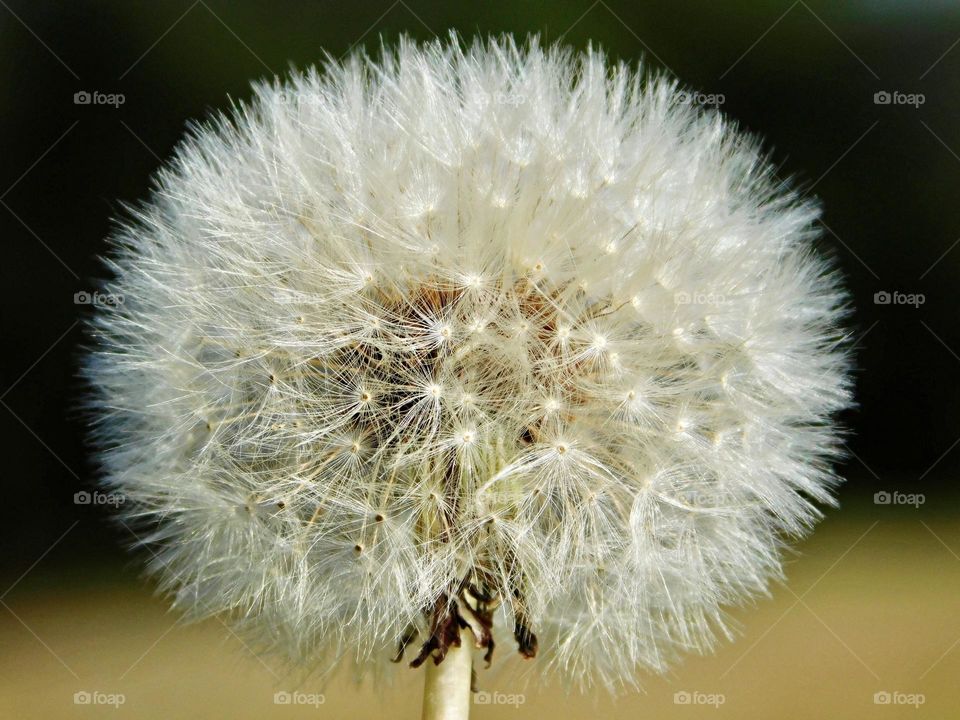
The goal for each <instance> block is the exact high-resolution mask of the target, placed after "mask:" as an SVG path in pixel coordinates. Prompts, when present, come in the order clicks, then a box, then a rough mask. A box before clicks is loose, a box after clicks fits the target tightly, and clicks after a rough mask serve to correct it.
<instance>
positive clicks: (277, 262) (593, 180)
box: [85, 38, 850, 687]
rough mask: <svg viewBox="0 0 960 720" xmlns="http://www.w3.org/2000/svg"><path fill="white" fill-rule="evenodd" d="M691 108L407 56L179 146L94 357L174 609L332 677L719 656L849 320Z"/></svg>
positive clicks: (814, 261) (717, 132)
mask: <svg viewBox="0 0 960 720" xmlns="http://www.w3.org/2000/svg"><path fill="white" fill-rule="evenodd" d="M681 96H682V94H681V93H678V88H677V85H676V83H675V82H674V81H672V80H670V79H668V78H665V77H662V76H659V75H653V74H650V73H644V72H642V71H641V70H636V69H630V68H628V67H626V66H624V65H622V64H614V63H611V62H609V61H607V60H605V58H604V56H603V55H602V54H600V53H598V52H595V51H592V50H591V51H587V52H585V53H575V52H572V51H569V50H564V49H561V48H556V47H555V48H550V49H543V48H541V47H540V46H539V44H538V42H537V41H536V40H535V39H534V40H531V41H530V43H529V44H528V45H526V46H523V47H520V46H518V45H517V44H516V43H515V42H514V41H512V40H510V39H509V38H502V39H497V40H489V41H483V42H477V43H475V44H473V45H469V46H465V45H464V44H463V43H461V42H460V41H459V40H458V39H456V38H452V39H450V40H448V41H443V42H441V41H437V42H432V43H429V44H423V45H420V44H416V43H414V42H412V41H409V40H404V41H401V42H400V43H399V45H398V46H397V47H396V48H395V49H393V50H385V51H384V53H383V56H382V57H381V58H379V59H377V60H371V59H369V58H367V57H366V56H364V55H354V56H352V57H351V58H350V59H349V60H347V61H346V62H345V63H342V64H340V63H336V62H333V61H330V62H328V64H327V66H326V67H325V68H323V69H322V70H320V71H310V72H307V73H305V74H296V75H294V76H293V77H292V78H290V79H289V80H287V81H285V82H279V81H275V82H273V83H272V84H261V85H259V86H257V87H256V89H255V96H254V98H253V100H252V101H251V102H250V103H249V104H242V105H239V106H237V107H235V108H234V109H233V110H232V112H231V113H230V114H229V115H228V116H221V117H218V118H216V119H214V120H212V121H210V122H208V123H207V124H205V125H203V126H199V127H197V128H195V129H194V130H193V132H192V133H191V134H190V136H189V137H188V139H187V140H185V141H184V142H183V144H182V145H181V146H180V147H179V149H178V151H177V153H176V156H175V158H174V160H173V162H172V163H170V164H169V165H167V166H166V168H165V169H163V170H162V171H161V172H160V174H159V176H158V178H157V181H156V189H155V190H154V192H153V193H152V196H151V199H150V200H149V201H148V202H147V203H146V204H145V205H143V206H141V207H140V208H139V209H137V210H135V211H133V212H132V213H131V217H130V219H129V220H127V221H126V222H125V223H124V225H123V226H122V227H121V228H120V229H119V230H118V231H117V233H116V234H115V236H114V238H113V243H112V253H111V255H110V260H109V265H110V267H111V272H112V273H113V279H112V280H111V281H109V282H107V283H106V284H105V287H106V289H108V290H109V291H111V292H114V293H116V294H118V295H122V296H123V298H124V302H123V303H122V304H121V303H116V304H114V305H109V306H103V307H100V308H98V309H97V311H96V313H95V317H94V319H93V320H92V322H91V330H92V333H93V341H94V347H93V349H92V350H91V352H90V354H89V356H88V359H87V362H86V366H85V373H86V376H87V378H88V380H89V382H90V384H91V386H92V397H91V398H90V400H89V404H90V406H91V407H92V409H93V410H94V411H95V417H96V419H95V421H94V431H93V432H94V436H95V441H96V442H97V443H98V445H99V446H100V447H101V448H102V452H101V455H100V459H101V462H102V465H103V472H104V475H105V478H106V479H105V483H106V484H107V486H108V487H110V488H111V489H112V490H114V491H118V492H122V493H123V494H124V496H125V498H126V502H125V504H124V505H123V507H122V515H121V518H122V519H123V521H124V522H126V523H127V524H128V525H130V526H131V527H132V528H134V530H135V531H136V532H137V533H138V535H140V537H141V538H142V543H143V545H144V546H146V547H147V548H149V550H150V553H151V554H152V555H151V563H150V568H151V571H152V572H154V574H155V575H156V576H157V577H158V579H159V582H160V586H161V589H162V590H163V591H165V592H168V593H170V594H171V595H172V597H173V599H174V604H175V605H176V606H177V607H178V608H181V609H182V610H183V611H185V612H186V613H187V615H188V616H190V617H205V616H209V615H212V614H219V615H220V616H221V617H223V618H225V619H226V620H229V622H230V623H232V624H231V627H233V628H235V629H237V630H239V631H243V632H245V633H246V635H244V637H250V638H253V640H254V641H255V642H257V643H258V645H259V646H260V647H262V648H264V649H265V650H268V651H275V652H279V653H280V654H281V655H282V656H284V657H287V658H291V659H293V660H295V661H296V662H297V663H299V664H300V665H301V666H302V667H304V666H309V667H311V668H313V669H316V670H321V671H322V670H324V669H329V668H330V667H332V666H333V665H335V664H336V663H337V662H338V661H339V659H340V658H343V657H346V658H348V659H350V660H352V661H355V662H356V663H357V664H358V665H360V666H362V667H368V668H369V667H375V666H376V664H377V663H380V662H381V661H382V662H384V663H387V664H388V663H389V661H390V660H399V659H401V658H405V664H406V663H409V662H410V661H411V660H412V664H413V665H419V664H421V663H422V662H424V661H426V660H428V659H429V660H431V661H432V662H439V661H441V660H442V658H443V657H444V654H445V653H446V652H447V650H448V649H449V648H450V647H451V646H456V645H459V643H460V631H461V629H462V628H467V627H469V628H470V629H471V630H472V634H473V637H474V638H475V643H476V645H477V646H479V647H482V648H484V649H485V651H486V652H485V654H486V656H487V659H488V660H489V659H490V657H491V656H492V655H493V644H494V643H493V641H494V640H496V641H497V643H498V644H499V646H500V650H499V651H498V653H497V654H496V657H497V658H500V657H502V656H513V655H514V654H515V651H516V650H519V653H520V654H521V655H523V656H525V657H533V656H534V655H537V656H538V657H537V659H536V661H535V663H536V664H537V665H539V666H541V667H543V668H544V669H555V670H559V671H560V672H561V673H562V674H563V676H564V677H565V678H566V679H567V680H568V681H570V682H573V683H575V684H581V683H590V682H600V683H604V684H607V685H610V686H611V687H613V686H621V685H624V684H631V683H634V682H635V681H636V678H637V675H638V672H639V671H640V670H644V669H646V670H652V671H662V670H664V669H665V668H666V667H667V666H668V664H669V663H670V662H671V661H673V660H674V659H676V657H677V656H678V655H680V654H682V653H684V652H688V651H694V652H703V651H707V650H709V649H710V648H711V647H712V646H713V645H714V642H715V640H716V639H717V638H720V637H725V636H728V635H729V634H730V631H729V629H728V625H727V623H726V622H725V620H724V608H725V607H728V606H732V605H736V604H740V603H742V602H744V601H746V600H749V599H751V598H753V597H754V596H756V595H758V594H762V593H764V592H766V591H767V588H768V584H769V582H770V581H771V580H773V579H777V578H778V577H780V573H781V561H780V554H781V551H782V550H783V548H784V544H785V542H786V541H788V540H789V539H791V538H795V537H798V536H800V535H802V534H803V533H804V532H805V531H806V530H808V529H809V528H810V526H811V525H812V524H813V522H814V521H815V520H816V519H817V518H818V517H819V514H820V513H819V511H818V509H817V506H818V505H819V504H823V503H830V502H832V489H833V488H834V486H835V485H836V483H837V481H838V478H837V477H836V475H834V473H833V472H832V470H831V463H832V461H833V460H834V459H835V458H836V457H837V455H838V446H839V443H840V440H839V436H838V432H837V430H836V429H835V427H834V424H833V419H834V417H835V415H836V413H837V412H838V411H839V410H841V409H843V408H844V407H846V406H847V405H848V404H849V402H850V393H849V383H848V365H849V363H848V356H847V351H846V350H845V344H844V334H843V332H842V330H841V329H840V324H839V323H840V321H842V320H843V318H844V316H845V312H846V310H845V303H846V296H845V294H844V292H843V290H842V288H841V287H840V285H839V283H838V281H837V278H836V277H835V274H834V273H833V271H832V270H831V266H830V264H829V263H827V262H826V261H824V260H823V259H821V258H819V257H818V256H817V255H816V254H815V253H814V252H813V249H812V242H813V241H814V240H815V238H816V236H817V232H816V229H815V227H814V224H813V223H814V221H815V220H816V218H817V216H818V210H817V208H816V206H815V205H813V204H812V203H811V202H809V201H807V200H804V199H802V198H800V197H798V196H797V195H796V194H795V193H794V192H792V191H790V190H788V189H785V186H784V185H783V184H782V183H779V182H778V180H777V178H776V177H775V174H774V170H773V168H772V167H771V165H770V164H769V163H768V161H767V159H766V157H765V155H764V154H763V152H762V151H761V150H760V149H759V147H758V144H757V142H755V141H754V140H752V139H750V138H749V137H745V136H744V135H743V134H741V133H739V132H738V131H737V130H736V128H734V127H732V125H731V124H730V122H729V121H727V120H725V119H724V118H723V117H721V116H720V114H719V113H716V112H713V111H708V110H704V109H702V108H698V107H697V106H695V105H691V104H685V103H684V102H682V99H681V101H678V97H681ZM134 523H135V524H134ZM404 652H406V654H404Z"/></svg>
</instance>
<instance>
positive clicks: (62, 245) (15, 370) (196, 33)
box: [0, 0, 960, 581]
mask: <svg viewBox="0 0 960 720" xmlns="http://www.w3.org/2000/svg"><path fill="white" fill-rule="evenodd" d="M451 28H452V29H456V30H458V31H459V32H460V33H462V34H463V35H464V36H466V37H470V36H473V35H474V34H478V33H479V34H487V33H500V32H512V33H515V34H518V35H523V34H526V33H530V32H535V33H540V34H541V36H542V37H543V39H544V40H547V41H553V40H556V39H562V40H563V41H564V42H566V43H569V44H572V45H574V46H576V47H581V48H582V47H585V46H586V45H587V44H588V43H590V42H593V43H594V44H599V45H600V46H602V47H603V48H604V49H605V50H606V51H608V52H609V53H610V54H611V55H612V56H613V57H615V58H619V59H623V60H627V61H631V62H632V61H635V60H637V59H639V58H644V59H645V60H646V62H647V63H649V64H650V65H651V66H654V67H657V68H663V69H668V70H669V71H672V72H673V73H674V74H675V75H676V76H677V77H678V78H679V79H680V80H681V81H682V82H683V83H685V84H687V85H688V86H690V87H692V88H694V89H696V90H699V91H701V92H702V93H704V94H712V95H715V96H717V97H720V96H722V100H723V102H722V105H721V109H722V110H723V111H724V112H725V113H727V114H728V115H729V116H730V117H731V118H734V119H735V120H737V121H738V122H739V123H740V124H741V125H742V126H743V127H745V128H747V129H749V130H751V131H754V132H756V133H759V134H761V135H762V136H763V137H764V138H765V139H766V141H767V144H768V147H769V148H770V149H771V150H772V153H773V158H774V160H775V162H776V163H777V164H778V165H779V166H780V167H781V169H782V172H783V173H784V174H785V175H791V176H795V177H796V178H797V179H798V180H799V182H800V184H801V186H803V187H805V188H807V189H809V191H810V192H812V193H813V194H815V195H817V196H818V197H819V198H820V199H821V201H822V203H823V206H824V208H825V212H824V215H823V221H824V223H823V224H824V232H823V240H822V249H823V251H824V252H826V253H829V254H831V255H833V256H835V258H836V260H837V263H838V264H839V266H840V267H841V268H842V271H843V272H844V274H845V275H846V277H847V279H848V282H849V287H850V289H851V290H852V293H853V297H854V302H855V305H856V312H855V315H854V318H853V323H852V325H851V328H850V331H851V333H852V336H853V342H854V343H855V344H856V352H857V364H858V368H859V370H858V374H857V398H858V401H859V407H858V409H857V410H855V411H853V412H850V413H849V414H848V415H847V416H845V417H844V418H843V420H844V422H845V423H846V425H847V426H848V427H849V428H850V429H851V435H850V439H849V450H850V456H849V459H848V461H847V462H846V464H845V467H844V473H845V474H846V475H847V477H848V478H849V481H848V483H847V484H846V485H845V486H844V487H843V489H842V491H841V493H840V501H841V505H842V506H843V507H844V509H843V510H841V511H840V512H839V517H841V518H842V517H843V516H844V513H845V512H850V513H879V512H887V511H888V510H889V511H890V512H899V511H900V509H897V508H884V507H879V506H877V505H875V504H874V502H873V496H874V493H876V492H878V491H894V490H898V491H901V492H912V493H918V492H919V493H923V494H924V496H925V500H926V501H925V504H924V506H923V508H922V512H923V513H929V514H937V513H955V512H956V508H957V505H956V499H957V497H958V494H957V491H956V487H955V477H956V473H957V469H958V467H960V412H958V408H960V382H958V378H960V323H958V322H957V320H958V313H957V292H958V287H960V282H958V281H960V244H958V243H960V122H958V119H960V6H958V4H957V3H955V2H947V1H946V0H943V1H939V2H937V1H934V0H931V1H929V2H907V1H906V0H901V1H900V2H896V1H894V0H858V1H856V2H854V1H852V0H850V1H847V2H838V1H834V0H799V1H798V2H793V3H792V4H791V2H790V0H769V1H766V0H753V1H749V2H748V1H745V0H738V1H730V2H716V1H715V0H648V1H646V2H636V1H635V0H626V1H624V0H601V1H599V2H593V0H569V1H565V2H549V3H547V2H514V1H513V0H488V1H486V2H482V3H449V2H439V1H436V0H403V1H400V2H395V3H393V2H391V1H390V0H386V1H377V2H375V1H369V2H346V3H345V2H335V1H333V0H331V1H325V2H306V1H303V0H270V1H269V2H263V1H260V2H255V1H238V0H234V1H232V2H227V1H225V0H196V2H194V0H163V1H157V0H151V1H141V0H98V1H96V2H93V1H88V0H72V1H71V2H52V1H40V0H0V108H2V112H0V158H2V161H0V237H2V238H3V243H4V245H3V247H4V251H5V252H6V255H5V256H4V258H3V260H2V262H0V273H2V287H3V288H5V290H4V301H3V302H2V303H0V313H2V315H3V352H2V354H0V369H2V370H0V372H2V385H0V395H2V405H3V406H2V407H0V438H2V440H3V453H2V457H3V459H4V467H3V472H2V476H3V482H4V483H5V484H6V490H7V492H6V493H5V499H6V500H5V502H3V503H0V528H2V531H0V532H2V540H3V548H4V550H5V552H4V553H2V554H0V575H2V576H3V577H9V578H10V580H11V581H12V580H14V579H16V578H17V577H18V576H20V575H21V573H23V572H24V571H26V570H28V569H29V568H30V567H31V563H34V562H35V561H37V560H38V558H40V557H41V556H42V555H43V554H44V553H46V552H47V550H48V549H50V548H51V544H52V543H54V541H56V540H57V539H58V538H59V537H61V536H63V534H64V533H67V534H66V535H65V536H64V539H63V540H62V541H61V542H60V543H58V544H57V545H56V546H55V547H54V548H53V549H52V550H51V551H50V554H49V557H45V558H44V560H43V562H44V564H45V565H47V564H49V566H51V567H61V568H63V572H65V573H67V574H69V573H72V572H76V573H79V572H81V570H79V569H78V567H79V565H78V563H77V562H76V561H77V560H78V559H83V560H86V561H89V562H85V563H83V567H84V570H83V572H88V571H89V570H90V569H104V568H106V569H107V570H109V569H110V568H116V567H121V566H123V565H124V564H125V563H126V556H125V554H124V551H123V550H122V548H121V544H122V543H123V542H126V541H128V540H130V539H131V538H129V537H124V536H123V535H122V533H120V532H119V531H117V530H116V529H115V528H114V527H113V526H111V525H110V524H109V522H108V521H107V515H108V509H107V508H100V507H92V506H84V505H77V504H75V503H74V494H75V493H77V492H78V491H81V490H83V489H84V488H90V487H92V482H93V477H92V468H93V466H92V463H91V462H90V460H89V459H88V449H87V448H86V447H85V442H84V439H83V434H84V433H83V426H82V420H81V419H80V418H79V417H78V416H77V413H76V412H75V409H74V408H75V403H76V400H75V398H76V397H77V394H78V382H77V380H76V367H77V358H78V352H79V351H78V345H79V344H80V343H81V342H82V339H83V338H82V325H81V324H78V322H80V321H81V320H82V318H83V317H84V315H85V314H86V313H88V312H89V311H90V308H89V306H86V305H83V304H75V294H76V293H78V292H82V291H85V290H86V291H92V290H94V289H95V287H96V285H95V278H96V277H97V275H98V274H99V273H100V266H99V264H98V261H97V260H96V256H97V254H98V253H100V252H101V251H102V250H103V247H104V245H103V239H104V237H105V236H106V235H107V234H108V232H109V230H110V226H111V218H112V217H115V216H116V215H117V214H118V213H119V212H120V211H121V206H122V204H123V203H132V202H135V201H137V200H138V199H140V198H143V197H144V195H145V193H146V192H147V190H148V187H149V184H150V179H151V176H152V174H153V173H154V171H155V170H156V169H157V167H158V166H159V165H160V163H161V162H162V161H163V160H164V159H166V158H168V157H169V156H170V153H171V149H172V148H173V147H174V145H175V144H176V142H177V140H178V139H179V138H180V137H181V135H182V134H183V132H184V129H185V125H186V123H187V122H188V121H189V120H191V119H199V118H203V117H205V116H206V115H207V114H208V113H209V112H210V111H211V110H214V109H221V108H224V107H226V106H227V104H228V102H229V98H231V97H232V98H246V97H248V96H249V94H250V93H249V83H250V81H251V80H253V79H258V78H264V77H272V76H273V75H283V74H284V73H285V72H286V71H287V70H288V68H289V67H290V66H291V64H292V65H296V66H299V67H303V66H306V65H308V64H311V63H314V62H316V61H318V60H320V59H322V56H323V53H324V52H325V51H326V52H329V53H331V54H332V55H333V56H335V57H338V56H341V55H342V54H344V53H346V52H347V51H349V50H350V49H351V48H354V47H360V46H362V47H366V48H367V49H368V50H369V51H370V52H374V53H375V52H376V50H377V48H378V46H379V43H380V38H381V37H382V38H383V39H385V40H387V41H390V40H393V39H395V38H396V37H397V36H398V35H399V34H401V33H409V34H410V35H412V36H414V37H416V38H419V39H429V38H431V37H433V36H434V35H435V34H436V35H441V36H444V35H445V34H446V33H447V32H448V30H450V29H451ZM95 91H96V92H99V93H104V94H122V96H123V103H122V104H120V105H117V106H112V105H104V104H77V103H76V102H75V94H76V93H78V92H89V93H93V92H95ZM877 93H888V95H879V96H878V95H877ZM887 98H889V99H890V102H889V103H884V102H883V101H884V100H885V99H887ZM881 292H888V293H894V292H898V293H903V294H918V293H919V294H922V295H923V304H922V305H919V306H914V305H910V304H896V303H891V304H877V303H876V302H875V295H876V294H877V293H881ZM913 511H914V508H909V510H907V511H905V512H913ZM77 521H79V522H77ZM75 523H76V524H75ZM118 541H119V542H118Z"/></svg>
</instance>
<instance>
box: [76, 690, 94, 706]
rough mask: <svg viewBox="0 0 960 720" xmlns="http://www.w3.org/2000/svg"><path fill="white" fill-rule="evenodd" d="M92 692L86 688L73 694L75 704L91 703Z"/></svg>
mask: <svg viewBox="0 0 960 720" xmlns="http://www.w3.org/2000/svg"><path fill="white" fill-rule="evenodd" d="M91 699H92V698H91V696H90V693H88V692H87V691H86V690H80V691H79V692H75V693H74V694H73V704H74V705H89V704H90V701H91Z"/></svg>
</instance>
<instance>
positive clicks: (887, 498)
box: [873, 490, 893, 505]
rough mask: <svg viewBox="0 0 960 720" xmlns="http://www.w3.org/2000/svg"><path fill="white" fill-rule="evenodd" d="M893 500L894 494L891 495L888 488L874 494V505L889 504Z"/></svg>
mask: <svg viewBox="0 0 960 720" xmlns="http://www.w3.org/2000/svg"><path fill="white" fill-rule="evenodd" d="M892 500H893V496H892V495H890V493H888V492H887V491H886V490H881V491H880V492H878V493H874V494H873V504H874V505H889V504H890V503H891V502H892Z"/></svg>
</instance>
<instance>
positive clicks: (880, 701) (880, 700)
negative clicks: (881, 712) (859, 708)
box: [873, 690, 892, 705]
mask: <svg viewBox="0 0 960 720" xmlns="http://www.w3.org/2000/svg"><path fill="white" fill-rule="evenodd" d="M891 700H892V698H891V696H890V693H888V692H887V691H886V690H881V691H880V692H876V693H874V694H873V704H874V705H889V704H890V702H891Z"/></svg>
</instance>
